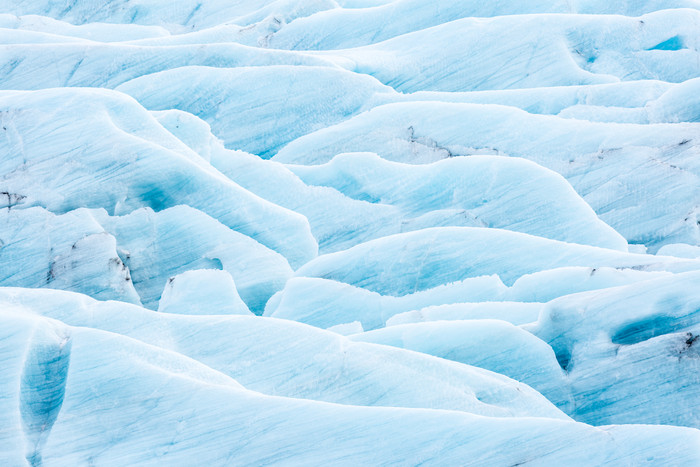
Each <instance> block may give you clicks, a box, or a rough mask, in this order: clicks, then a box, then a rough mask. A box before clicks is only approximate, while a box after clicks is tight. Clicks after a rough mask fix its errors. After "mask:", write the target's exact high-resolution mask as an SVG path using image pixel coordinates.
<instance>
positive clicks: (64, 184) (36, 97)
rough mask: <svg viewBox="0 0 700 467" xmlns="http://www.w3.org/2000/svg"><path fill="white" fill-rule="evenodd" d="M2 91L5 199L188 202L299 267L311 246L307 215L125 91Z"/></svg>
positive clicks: (0, 165) (113, 209)
mask: <svg viewBox="0 0 700 467" xmlns="http://www.w3.org/2000/svg"><path fill="white" fill-rule="evenodd" d="M0 97H2V104H1V108H0V112H1V113H0V115H1V120H2V125H3V130H2V131H3V133H4V135H5V137H4V138H2V139H0V151H2V152H3V153H5V154H7V155H8V156H7V157H4V158H3V159H2V160H1V161H0V170H2V172H3V174H4V177H3V180H2V182H0V188H1V191H2V192H6V193H8V195H7V201H8V202H7V205H6V206H7V207H8V208H9V207H10V206H14V205H21V207H29V206H37V205H38V206H43V207H45V208H46V209H48V210H50V211H52V212H56V213H64V212H67V211H70V210H72V209H76V208H80V207H88V208H100V207H101V208H104V209H106V210H107V211H108V212H109V213H110V214H113V215H121V214H128V213H129V212H131V211H133V210H134V209H137V208H141V207H150V208H152V209H153V210H155V211H160V210H162V209H165V208H168V207H172V206H176V205H179V204H187V205H189V206H191V207H193V208H196V209H200V210H202V211H203V212H204V213H206V214H208V215H210V216H211V217H213V218H215V219H217V220H218V221H219V222H221V223H222V224H224V225H225V226H227V227H229V228H231V229H233V230H236V231H239V232H241V233H243V234H245V235H248V236H251V237H252V238H254V239H255V240H258V241H259V242H260V243H262V244H263V245H265V246H268V247H270V248H271V249H273V250H276V251H278V252H280V253H281V254H282V255H284V256H285V257H286V258H287V259H288V260H289V262H290V264H292V265H293V266H295V267H298V266H299V265H301V264H303V263H304V262H306V261H308V260H309V259H311V258H312V257H314V256H315V255H316V251H317V245H316V241H315V240H314V238H313V237H312V236H311V233H310V231H309V227H308V222H307V220H306V219H305V218H304V217H302V216H300V215H298V214H296V213H294V212H292V211H289V210H287V209H284V208H281V207H279V206H277V205H274V204H272V203H269V202H267V201H265V200H263V199H261V198H259V197H258V196H255V195H254V194H252V193H250V192H248V191H247V190H245V189H243V188H241V187H240V186H239V185H237V184H235V183H234V182H232V181H231V180H230V179H228V178H226V177H225V176H224V175H222V174H221V173H220V172H218V171H217V170H216V169H214V168H213V167H211V165H209V164H207V163H206V161H204V160H203V159H201V157H200V156H199V155H197V154H196V153H195V152H193V151H191V150H190V149H189V148H188V147H187V146H186V145H184V144H183V143H182V142H180V141H179V140H178V139H177V138H175V137H174V136H173V135H172V134H171V133H169V132H167V131H166V130H165V129H164V128H163V127H162V126H160V125H159V124H158V123H157V122H156V121H155V119H153V117H152V116H151V115H149V114H148V112H146V111H145V110H144V109H143V107H141V106H139V105H138V104H137V103H136V102H135V101H133V100H132V99H131V98H129V97H127V96H125V95H124V94H121V93H115V92H113V91H107V90H96V89H90V90H84V89H52V90H44V91H37V92H6V93H3V94H2V96H0ZM66 120H67V121H69V122H71V123H70V125H66V124H65V123H64V122H65V121H66Z"/></svg>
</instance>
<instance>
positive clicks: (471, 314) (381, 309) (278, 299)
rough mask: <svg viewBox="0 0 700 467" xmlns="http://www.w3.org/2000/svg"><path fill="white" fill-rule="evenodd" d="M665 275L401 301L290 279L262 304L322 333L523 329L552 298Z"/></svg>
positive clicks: (531, 277)
mask: <svg viewBox="0 0 700 467" xmlns="http://www.w3.org/2000/svg"><path fill="white" fill-rule="evenodd" d="M669 275H670V273H668V272H664V271H638V270H635V269H624V268H623V269H620V268H610V267H596V268H592V267H561V268H554V269H548V270H544V271H540V272H535V273H532V274H525V275H524V276H521V277H520V278H519V279H517V280H516V281H515V282H514V283H513V285H512V286H511V287H507V286H506V285H505V284H504V283H503V282H502V281H501V279H500V278H499V277H498V276H497V275H496V274H492V275H488V276H478V277H471V278H467V279H464V280H461V281H457V282H450V283H448V284H443V285H439V286H437V287H433V288H430V289H428V290H424V291H419V292H414V293H410V294H408V295H404V296H400V297H394V296H391V295H380V294H378V293H376V292H372V291H370V290H367V289H363V288H360V287H353V286H351V285H349V284H344V283H342V282H337V281H333V280H328V279H319V278H310V277H293V278H291V279H290V280H289V281H287V283H286V284H285V286H284V289H282V291H280V292H279V293H277V294H275V295H274V296H273V297H272V298H271V299H270V300H269V301H268V302H267V305H266V306H265V316H274V317H277V318H284V319H292V320H295V321H300V322H303V323H307V324H311V325H313V326H318V327H322V328H331V327H333V326H337V325H342V324H347V323H354V322H358V323H360V324H361V326H362V328H363V329H364V330H371V329H376V328H380V327H383V326H384V325H391V324H392V323H402V322H414V321H430V320H432V319H436V320H449V319H474V318H496V319H502V320H505V321H509V322H511V323H513V324H524V323H529V322H532V321H536V320H537V317H538V315H539V311H540V309H541V303H543V302H548V301H550V300H553V299H555V298H557V297H561V296H564V295H569V294H572V293H577V292H583V291H589V290H599V289H605V288H608V287H615V286H620V285H627V284H632V283H635V282H640V281H644V280H650V279H655V278H659V277H665V276H669ZM432 317H434V318H432Z"/></svg>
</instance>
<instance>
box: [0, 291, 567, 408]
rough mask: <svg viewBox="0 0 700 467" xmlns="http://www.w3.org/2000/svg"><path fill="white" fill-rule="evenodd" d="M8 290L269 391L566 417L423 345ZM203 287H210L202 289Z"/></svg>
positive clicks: (52, 313)
mask: <svg viewBox="0 0 700 467" xmlns="http://www.w3.org/2000/svg"><path fill="white" fill-rule="evenodd" d="M0 291H2V292H0V293H1V294H2V295H1V298H0V300H2V302H3V303H4V305H5V306H7V307H8V308H16V307H24V308H25V309H26V310H28V312H29V311H31V312H32V313H37V314H41V315H44V316H47V317H50V318H53V319H59V320H60V321H61V322H63V323H66V324H69V325H75V326H83V327H90V328H96V329H102V330H106V331H110V332H115V333H118V334H122V335H125V336H129V337H132V338H135V339H138V340H140V341H143V342H145V343H148V344H152V345H155V346H158V347H160V348H163V349H168V350H172V351H175V352H178V353H180V354H182V355H185V356H187V357H189V358H192V359H194V360H197V361H199V362H201V363H203V364H206V365H207V366H209V367H210V368H212V369H214V370H216V371H219V372H221V373H223V374H225V375H227V376H229V377H231V378H233V379H235V380H236V381H238V382H240V383H241V384H243V385H245V386H246V387H247V388H249V389H253V390H256V391H260V392H263V393H266V394H272V395H278V396H285V397H295V398H304V399H314V400H322V401H327V402H335V403H343V404H352V405H371V406H392V407H416V408H420V407H422V408H433V409H445V410H457V411H465V412H469V413H474V414H480V415H488V416H497V417H511V416H543V417H549V418H559V419H567V417H566V416H565V415H564V414H563V413H561V412H560V411H558V410H557V409H556V408H554V407H553V406H552V404H551V403H550V402H549V401H548V400H546V399H545V398H544V397H542V396H541V395H540V394H539V393H537V392H535V391H533V390H532V389H530V388H529V387H527V386H526V385H523V384H521V383H519V382H516V381H513V380H511V379H508V378H506V377H505V376H502V375H499V374H496V373H491V372H488V371H484V370H481V369H479V368H474V367H469V366H466V365H457V364H452V363H450V362H447V361H445V360H441V359H435V358H432V357H429V356H426V355H423V354H420V353H415V352H406V351H397V350H395V349H391V348H389V347H382V346H375V345H370V344H363V343H353V342H351V341H348V340H347V339H346V338H344V337H341V336H338V335H337V334H335V333H332V332H327V331H322V330H319V329H316V328H313V327H310V326H305V325H301V324H299V323H294V322H292V321H285V320H276V319H270V318H267V319H263V318H256V317H251V316H220V315H219V316H213V315H211V314H210V315H208V316H193V315H186V316H181V315H179V316H178V315H169V314H162V313H156V312H152V311H149V310H145V309H143V308H139V307H134V306H128V305H125V304H123V303H120V302H106V303H105V302H95V301H94V300H91V299H89V298H88V297H85V296H81V295H75V294H68V293H61V292H56V291H29V292H27V291H25V290H23V289H0ZM203 296H204V294H203V291H201V292H200V294H199V298H200V299H202V297H203ZM47 299H50V305H48V306H47V303H46V302H47ZM212 305H213V304H212ZM213 311H218V310H213Z"/></svg>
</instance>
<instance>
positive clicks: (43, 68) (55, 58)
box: [0, 30, 332, 90]
mask: <svg viewBox="0 0 700 467" xmlns="http://www.w3.org/2000/svg"><path fill="white" fill-rule="evenodd" d="M14 35H15V32H14V31H4V32H3V31H2V30H0V36H7V37H12V36H14ZM37 41H42V42H47V43H46V44H37V43H32V42H37ZM8 42H9V40H8ZM0 58H2V64H3V65H2V68H1V70H2V78H1V79H0V87H2V89H15V90H37V89H44V88H53V87H67V86H80V87H87V86H92V87H109V88H113V87H116V86H118V85H120V84H122V83H124V82H126V81H128V80H131V79H134V78H138V77H139V76H143V75H146V74H149V73H156V72H159V71H163V70H169V69H172V68H177V67H183V66H210V67H220V68H233V67H238V66H261V65H310V66H332V64H331V63H330V62H329V61H328V59H324V58H323V57H316V56H312V55H309V54H307V53H300V52H289V51H284V50H269V49H260V48H257V47H250V46H245V45H240V44H235V43H222V44H216V43H214V44H185V45H179V46H172V47H167V46H166V47H158V46H145V45H130V44H125V43H100V42H89V41H81V42H77V43H76V42H74V40H72V39H71V40H69V41H66V40H65V39H63V38H61V40H58V41H57V40H56V39H55V38H54V37H53V36H49V37H45V36H44V37H37V34H33V35H32V37H31V41H30V42H29V43H11V44H8V45H3V46H0ZM47 71H49V72H47Z"/></svg>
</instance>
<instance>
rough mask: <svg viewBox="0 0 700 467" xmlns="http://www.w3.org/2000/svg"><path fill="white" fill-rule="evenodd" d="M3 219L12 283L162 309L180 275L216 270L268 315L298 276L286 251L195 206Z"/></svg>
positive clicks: (20, 213)
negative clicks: (272, 302) (168, 289)
mask: <svg viewBox="0 0 700 467" xmlns="http://www.w3.org/2000/svg"><path fill="white" fill-rule="evenodd" d="M183 219H188V222H183ZM0 222H1V223H2V225H3V226H4V228H3V234H2V237H0V238H1V239H2V242H4V243H5V244H6V245H7V246H5V247H4V248H3V249H2V250H0V259H1V260H2V265H1V266H0V273H1V274H2V276H1V277H2V279H1V280H2V284H3V285H6V286H21V287H48V288H54V289H64V290H73V291H77V292H82V293H85V294H88V295H91V296H94V297H96V298H99V299H103V300H107V299H116V300H122V301H126V302H131V303H139V304H141V303H143V304H144V305H145V306H147V307H149V308H156V307H157V306H158V299H159V298H160V296H161V292H162V291H163V288H164V287H165V286H166V284H169V283H170V280H171V279H172V277H173V276H175V275H177V274H180V273H184V272H185V271H187V270H190V269H199V268H214V269H223V270H225V271H227V272H228V273H229V274H230V275H231V276H233V278H234V279H235V280H236V285H235V286H233V293H234V294H235V296H238V293H239V292H240V294H241V296H242V297H243V299H244V301H245V302H246V303H247V304H248V306H250V308H251V309H252V310H254V311H257V312H259V313H261V312H262V310H263V307H264V305H265V303H266V302H267V300H268V299H269V298H270V296H272V294H274V293H275V292H276V291H278V290H279V289H281V288H282V287H283V286H284V284H285V282H286V280H287V279H288V278H289V277H291V275H292V270H291V268H290V267H289V265H288V263H287V261H286V260H285V259H284V257H282V256H281V255H280V254H278V253H275V252H274V251H272V250H270V249H268V248H266V247H265V246H263V245H261V244H260V243H258V242H256V241H255V240H253V239H252V238H250V237H247V236H245V235H242V234H240V233H238V232H236V231H233V230H231V229H229V228H227V227H226V226H224V225H222V224H221V223H219V222H218V221H216V220H215V219H212V218H211V217H209V216H207V215H206V214H204V213H202V212H201V211H197V210H196V209H193V208H190V207H188V206H175V207H172V208H168V209H165V210H163V211H160V212H158V213H155V212H153V210H151V209H150V208H142V209H137V210H135V211H133V212H132V213H131V214H128V215H125V216H116V217H112V216H109V215H107V213H106V212H105V211H104V210H103V209H100V210H86V209H77V210H73V211H69V212H67V213H65V214H62V215H54V214H52V213H51V212H49V211H47V210H45V209H43V208H40V207H32V208H27V209H17V208H15V209H12V210H3V211H1V212H0ZM17 227H20V228H19V229H16V228H17ZM15 229H16V230H15ZM231 285H233V284H231ZM243 307H244V308H246V305H243Z"/></svg>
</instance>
